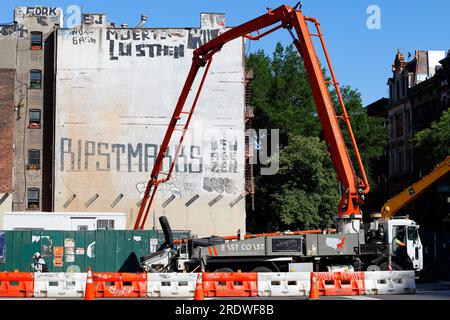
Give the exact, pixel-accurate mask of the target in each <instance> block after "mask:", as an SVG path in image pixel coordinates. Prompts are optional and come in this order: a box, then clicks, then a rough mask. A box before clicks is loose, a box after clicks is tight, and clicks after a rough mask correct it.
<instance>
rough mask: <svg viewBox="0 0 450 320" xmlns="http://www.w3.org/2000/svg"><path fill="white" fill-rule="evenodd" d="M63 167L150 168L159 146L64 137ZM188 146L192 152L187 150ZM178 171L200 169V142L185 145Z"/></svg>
mask: <svg viewBox="0 0 450 320" xmlns="http://www.w3.org/2000/svg"><path fill="white" fill-rule="evenodd" d="M60 149H61V151H60V170H61V171H116V172H148V171H150V170H151V168H152V166H153V164H154V162H155V159H156V157H157V155H158V151H159V146H158V145H156V144H149V143H137V144H132V143H127V144H125V143H106V142H96V141H82V140H78V141H77V142H76V146H73V143H72V139H70V138H61V144H60ZM186 149H189V152H186ZM174 152H175V151H174V148H173V147H172V148H169V156H168V157H167V158H168V163H167V166H170V165H171V164H172V161H173V157H172V156H170V153H172V154H173V153H174ZM178 157H179V158H180V159H179V161H178V162H177V164H176V166H175V172H189V173H201V172H202V171H203V159H202V157H201V147H200V146H190V147H186V146H182V150H181V152H180V154H179V155H178Z"/></svg>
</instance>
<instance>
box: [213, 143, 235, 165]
mask: <svg viewBox="0 0 450 320" xmlns="http://www.w3.org/2000/svg"><path fill="white" fill-rule="evenodd" d="M236 155H237V141H234V142H230V141H228V140H226V139H219V140H215V139H213V140H212V141H211V171H212V172H220V173H225V172H229V173H237V157H236Z"/></svg>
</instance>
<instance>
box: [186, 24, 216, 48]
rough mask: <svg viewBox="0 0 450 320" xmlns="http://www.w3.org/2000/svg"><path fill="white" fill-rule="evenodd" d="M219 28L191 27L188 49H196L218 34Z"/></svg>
mask: <svg viewBox="0 0 450 320" xmlns="http://www.w3.org/2000/svg"><path fill="white" fill-rule="evenodd" d="M220 31H221V30H220V29H212V30H209V29H191V30H189V37H188V49H193V50H195V49H197V48H198V47H200V46H202V45H204V44H205V43H206V42H208V41H211V40H212V39H214V38H215V37H217V36H218V35H219V32H220Z"/></svg>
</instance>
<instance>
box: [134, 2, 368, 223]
mask: <svg viewBox="0 0 450 320" xmlns="http://www.w3.org/2000/svg"><path fill="white" fill-rule="evenodd" d="M307 21H311V22H313V23H314V24H315V27H316V30H317V34H311V33H310V32H309V29H308V26H307ZM274 24H277V25H276V26H275V27H272V28H271V29H269V30H267V31H265V32H262V33H260V32H259V30H261V29H264V28H267V27H270V26H272V25H274ZM280 28H284V29H287V30H288V31H289V32H290V33H291V35H292V37H293V38H294V45H295V47H296V48H297V50H298V51H299V53H300V55H301V57H302V58H303V61H304V64H305V68H306V71H307V74H308V78H309V82H310V85H311V89H312V92H313V96H314V100H315V103H316V107H317V112H318V116H319V119H320V123H321V125H322V128H323V133H324V137H325V140H326V142H327V144H328V147H329V152H330V155H331V159H332V161H333V164H334V166H335V168H336V171H337V176H338V179H339V181H340V182H341V186H342V188H343V193H342V198H341V200H340V202H339V204H338V216H339V217H340V218H344V219H346V218H353V217H357V218H359V217H360V216H361V211H360V208H359V207H360V205H361V204H362V203H363V201H362V200H363V195H364V194H366V193H367V192H369V183H368V181H367V177H366V174H365V170H364V167H363V164H362V161H361V157H360V155H359V152H358V147H357V145H356V141H355V138H354V135H353V131H352V127H351V124H350V120H349V117H348V115H347V112H346V109H345V105H344V101H343V99H342V95H341V92H340V90H339V84H338V82H337V81H336V78H335V75H334V71H333V68H332V66H331V63H330V59H329V57H328V53H327V49H326V47H325V43H324V40H323V37H322V34H321V31H320V25H319V23H318V22H317V20H316V19H314V18H309V17H305V16H303V14H302V12H301V11H300V10H297V9H295V8H290V7H289V6H287V5H283V6H280V7H278V8H277V9H274V10H268V12H267V13H266V14H264V15H262V16H260V17H258V18H255V19H253V20H251V21H248V22H246V23H244V24H241V25H240V26H237V27H235V28H232V29H230V30H228V31H226V32H224V33H223V34H221V35H219V36H217V37H216V38H214V39H213V40H211V41H209V42H207V43H205V44H204V45H203V46H201V47H199V48H198V49H196V50H195V51H194V54H193V58H192V65H191V68H190V70H189V74H188V76H187V79H186V82H185V84H184V86H183V89H182V91H181V94H180V96H179V98H178V102H177V105H176V107H175V110H174V112H173V115H172V118H171V120H170V123H169V126H168V128H167V131H166V134H165V136H164V140H163V143H162V145H161V148H160V150H159V153H158V156H157V158H156V161H155V164H154V166H153V170H152V173H151V176H150V180H149V182H148V184H147V188H146V190H145V194H144V197H143V199H142V203H141V206H140V209H139V214H138V217H137V219H136V223H135V226H134V229H143V228H144V225H145V222H146V220H147V216H148V213H149V211H150V207H151V205H152V203H153V200H154V198H155V194H156V190H157V188H158V186H159V184H160V183H163V182H166V181H168V180H169V179H170V176H171V174H172V171H173V168H174V166H175V162H176V159H177V158H178V154H179V152H180V150H181V145H182V143H183V139H184V136H185V134H186V131H187V129H188V128H189V123H190V121H191V118H192V115H193V113H194V110H195V107H196V105H197V102H198V99H199V95H200V92H201V90H202V88H203V84H204V82H205V79H206V76H207V74H208V70H209V67H210V65H211V62H212V58H213V56H214V54H215V53H216V52H218V51H220V49H221V48H222V46H223V45H224V44H226V43H227V42H229V41H232V40H234V39H237V38H239V37H245V38H247V39H250V40H258V39H260V38H262V37H263V36H265V35H267V34H269V33H272V32H273V31H275V30H277V29H280ZM293 31H295V33H296V34H297V37H295V36H294V33H293ZM254 32H257V35H252V33H254ZM311 36H317V37H319V39H320V41H321V44H322V47H323V50H324V53H325V57H326V59H327V63H328V67H329V70H330V74H331V78H332V81H331V84H332V85H333V86H334V88H335V90H336V92H337V95H338V98H339V102H340V105H341V109H342V115H339V116H338V115H336V111H335V109H334V106H333V103H332V100H331V97H330V93H329V91H328V85H329V84H330V83H328V82H327V81H325V78H324V75H323V73H322V68H321V66H320V63H319V59H318V58H317V55H316V52H315V50H314V46H313V43H312V40H311ZM203 67H205V71H204V73H203V76H202V79H201V81H200V85H199V88H198V90H197V93H196V95H195V98H194V101H193V104H192V106H191V107H190V109H189V111H183V110H184V106H185V103H186V99H187V97H188V95H189V91H190V90H191V88H192V85H193V83H194V80H195V78H196V76H197V73H198V71H199V69H201V68H203ZM182 116H185V117H187V119H186V122H185V124H184V125H183V126H181V127H180V126H177V122H178V120H180V119H181V117H182ZM339 120H341V121H344V123H345V125H346V128H347V130H348V133H349V136H350V139H351V143H352V148H353V150H354V152H355V155H356V159H357V162H358V166H359V168H360V172H361V175H362V179H360V178H358V177H357V176H356V173H355V170H354V168H353V165H352V162H351V159H350V156H349V154H348V150H347V147H346V145H345V142H344V138H343V135H342V132H341V129H340V127H339ZM174 131H180V132H181V138H180V141H179V143H178V148H177V150H176V152H175V156H174V160H173V161H172V163H171V165H170V167H169V170H168V172H162V167H163V161H164V158H165V157H166V155H167V151H168V146H169V143H170V141H171V138H172V135H173V133H174Z"/></svg>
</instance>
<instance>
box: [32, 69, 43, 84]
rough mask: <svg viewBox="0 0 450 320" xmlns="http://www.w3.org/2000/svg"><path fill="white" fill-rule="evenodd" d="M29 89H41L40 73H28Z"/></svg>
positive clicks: (34, 71) (36, 71) (39, 71)
mask: <svg viewBox="0 0 450 320" xmlns="http://www.w3.org/2000/svg"><path fill="white" fill-rule="evenodd" d="M30 88H31V89H41V88H42V71H41V70H31V71H30Z"/></svg>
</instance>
